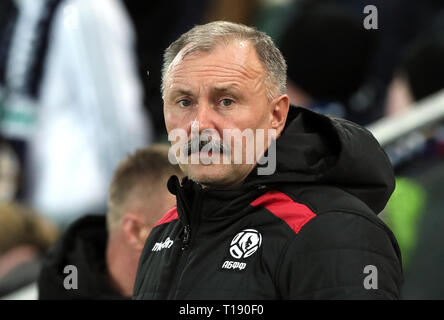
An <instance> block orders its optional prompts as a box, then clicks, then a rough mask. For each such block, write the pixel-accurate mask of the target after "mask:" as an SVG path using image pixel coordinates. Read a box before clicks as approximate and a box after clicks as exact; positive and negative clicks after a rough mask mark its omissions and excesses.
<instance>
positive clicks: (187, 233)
mask: <svg viewBox="0 0 444 320" xmlns="http://www.w3.org/2000/svg"><path fill="white" fill-rule="evenodd" d="M190 238H191V225H190V224H186V225H185V227H184V230H183V239H182V248H181V249H182V251H185V250H187V249H188V247H189V245H190Z"/></svg>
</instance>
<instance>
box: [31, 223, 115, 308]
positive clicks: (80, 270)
mask: <svg viewBox="0 0 444 320" xmlns="http://www.w3.org/2000/svg"><path fill="white" fill-rule="evenodd" d="M107 238H108V233H107V230H106V218H105V216H99V215H97V216H95V215H90V216H85V217H82V218H80V219H78V220H77V221H75V222H74V223H73V224H72V225H71V226H70V227H69V228H68V229H67V230H66V232H65V233H64V234H63V235H62V237H61V238H60V239H59V240H58V241H57V243H56V244H55V245H54V246H53V247H52V248H51V249H50V251H49V252H48V254H47V255H46V256H45V258H44V260H43V266H42V270H41V272H40V276H39V279H38V294H39V299H82V300H84V299H122V298H123V297H122V296H121V295H120V294H119V293H118V292H117V291H116V290H115V289H114V288H113V287H112V286H111V285H110V279H109V276H108V271H107V268H106V259H105V253H106V243H107ZM68 265H73V266H75V267H76V268H77V278H78V279H77V280H78V281H77V289H66V288H65V286H64V280H65V278H66V277H67V276H70V275H72V274H73V273H72V271H69V270H67V273H64V272H63V271H64V268H65V267H66V266H68ZM68 282H69V281H68ZM70 283H72V282H70Z"/></svg>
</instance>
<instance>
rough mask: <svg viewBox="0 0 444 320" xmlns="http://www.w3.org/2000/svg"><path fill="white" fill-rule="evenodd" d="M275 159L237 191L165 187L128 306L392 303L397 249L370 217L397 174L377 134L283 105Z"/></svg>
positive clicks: (187, 184)
mask: <svg viewBox="0 0 444 320" xmlns="http://www.w3.org/2000/svg"><path fill="white" fill-rule="evenodd" d="M276 154H277V169H276V172H275V173H274V174H273V175H269V176H258V175H257V173H256V170H254V171H253V172H252V173H251V174H250V176H249V177H248V178H247V179H246V180H245V181H244V183H243V184H242V186H241V187H239V188H237V189H232V190H217V189H211V188H208V189H202V188H201V187H200V186H199V185H198V184H196V183H194V182H193V181H191V180H189V179H187V178H184V180H183V181H182V184H180V183H179V181H178V179H177V178H176V177H172V178H171V179H170V180H169V182H168V187H169V189H170V191H171V192H172V193H173V194H176V196H177V208H173V209H172V210H170V211H169V212H168V213H167V214H166V215H165V216H164V217H163V218H162V219H161V220H160V221H159V223H158V224H157V226H156V227H155V228H154V229H153V230H152V232H151V234H150V236H149V238H148V239H147V242H146V244H145V248H144V250H143V252H142V256H141V259H140V261H139V268H138V272H137V277H136V282H135V287H134V296H133V298H134V299H252V300H254V299H397V298H398V297H399V292H400V287H401V284H402V266H401V255H400V251H399V247H398V244H397V242H396V239H395V237H394V236H393V233H392V232H391V231H390V230H389V229H388V227H387V226H386V225H385V224H384V223H383V222H382V221H381V220H380V219H379V218H378V217H377V216H376V215H377V214H378V213H379V212H380V211H381V210H382V209H383V208H384V206H385V204H386V202H387V201H388V199H389V197H390V195H391V193H392V192H393V190H394V176H393V170H392V167H391V165H390V163H389V160H388V158H387V156H386V155H385V153H384V151H383V150H382V149H381V147H380V146H379V144H378V143H377V141H376V140H375V139H374V137H373V136H372V135H371V134H370V133H369V132H368V131H367V130H366V129H364V128H362V127H360V126H358V125H356V124H354V123H351V122H349V121H346V120H342V119H334V118H329V117H326V116H323V115H320V114H317V113H314V112H311V111H309V110H306V109H303V108H299V107H291V108H290V112H289V115H288V120H287V123H286V127H285V130H284V132H283V133H282V135H281V137H280V138H278V140H277V143H276ZM367 266H374V267H376V269H372V268H373V267H367ZM367 268H370V270H368V269H367ZM369 276H370V277H371V278H368V277H369ZM375 277H376V278H375ZM371 279H372V280H371ZM366 284H371V285H372V286H371V287H369V286H368V285H366Z"/></svg>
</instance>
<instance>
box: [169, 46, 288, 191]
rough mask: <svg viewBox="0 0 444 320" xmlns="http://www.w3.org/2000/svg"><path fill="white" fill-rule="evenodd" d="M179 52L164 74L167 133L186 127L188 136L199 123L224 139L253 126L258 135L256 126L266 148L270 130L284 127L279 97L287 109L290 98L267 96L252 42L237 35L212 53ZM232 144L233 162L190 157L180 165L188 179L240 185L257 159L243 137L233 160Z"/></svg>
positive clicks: (232, 149) (260, 67)
mask: <svg viewBox="0 0 444 320" xmlns="http://www.w3.org/2000/svg"><path fill="white" fill-rule="evenodd" d="M180 56H181V54H180V53H179V54H178V57H177V58H176V59H175V61H173V63H172V65H171V67H170V69H169V71H168V73H167V74H166V78H165V89H164V114H165V123H166V128H167V131H168V133H171V131H172V130H174V129H182V130H184V131H186V133H187V136H188V137H190V136H191V135H192V134H191V132H192V127H194V128H196V127H197V126H198V128H199V129H198V130H199V133H202V132H206V131H208V130H210V131H212V132H215V133H217V136H218V137H219V139H220V141H221V142H222V141H223V134H224V129H237V130H239V131H240V132H244V130H245V129H250V130H252V132H253V134H254V138H255V140H256V136H257V131H256V129H265V130H264V131H265V137H264V140H263V141H264V145H265V147H264V148H265V149H266V147H267V146H268V143H267V139H268V135H267V129H278V131H279V132H280V130H281V129H282V127H283V125H282V119H280V118H279V116H276V110H275V108H276V105H279V102H277V101H280V100H282V99H283V100H284V102H286V104H287V110H288V98H287V97H286V96H281V97H280V99H273V100H272V101H270V100H269V99H268V98H267V94H266V87H265V85H264V80H265V72H264V68H263V66H262V64H261V62H260V61H259V59H258V57H257V55H256V51H255V49H254V47H253V45H252V44H251V43H249V42H248V41H243V40H233V41H232V42H231V43H230V44H228V45H222V44H221V45H218V46H216V47H215V48H214V49H213V50H212V51H210V52H194V53H191V54H189V55H187V56H186V57H185V58H183V59H182V58H180ZM280 104H281V105H282V103H280ZM284 104H285V103H284ZM285 116H286V112H285ZM284 122H285V119H284ZM239 131H238V132H239ZM279 132H278V133H279ZM233 141H234V140H233ZM172 143H173V144H174V143H175V142H174V141H173V142H172ZM254 145H255V144H254ZM229 147H230V148H231V151H230V152H231V162H228V161H227V162H225V161H224V159H223V156H222V154H220V157H221V158H220V164H204V163H202V162H201V161H199V162H198V163H197V164H192V163H191V161H190V157H191V156H188V160H189V161H188V164H180V166H181V169H182V170H183V171H184V173H185V174H186V175H187V176H188V177H189V178H190V179H192V180H194V181H196V182H199V183H201V184H203V185H208V186H219V187H221V186H222V187H223V186H233V185H237V184H239V183H241V182H242V181H243V180H244V179H245V177H246V176H247V175H248V174H249V173H250V172H251V170H252V169H253V168H254V166H255V162H256V160H257V159H256V157H255V161H254V162H253V163H251V162H249V161H246V152H251V149H248V148H247V143H246V141H245V140H244V143H243V144H242V148H241V152H242V156H243V158H242V159H243V161H242V163H236V164H234V163H233V159H234V155H233V153H234V151H235V150H234V149H235V148H234V145H233V143H231V144H230V145H229ZM247 149H248V150H250V151H248V150H247ZM211 155H212V154H211ZM208 156H209V154H208V153H203V152H200V153H199V159H203V158H205V157H207V158H208ZM213 156H214V155H213Z"/></svg>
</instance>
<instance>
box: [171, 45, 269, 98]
mask: <svg viewBox="0 0 444 320" xmlns="http://www.w3.org/2000/svg"><path fill="white" fill-rule="evenodd" d="M186 50H187V47H185V48H184V49H182V50H181V52H179V54H178V55H177V56H176V58H175V59H174V60H173V62H172V63H171V66H170V68H169V70H168V72H167V74H166V77H165V80H166V83H165V84H166V86H165V90H166V91H169V89H170V90H171V89H174V88H175V87H177V86H183V85H188V86H192V85H193V84H196V83H195V82H199V83H202V82H203V83H204V84H207V85H210V84H214V83H232V84H234V85H236V84H237V85H249V84H255V83H257V82H260V81H262V80H263V78H264V68H263V66H262V63H261V62H260V60H259V58H258V56H257V53H256V50H255V48H254V46H253V45H252V44H251V43H250V42H249V41H246V40H238V39H236V40H232V41H230V42H229V43H228V44H223V43H221V44H217V45H216V46H215V47H214V48H213V49H212V50H211V51H209V52H206V51H196V52H192V53H190V54H188V55H186V56H185V57H183V52H184V51H186Z"/></svg>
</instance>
